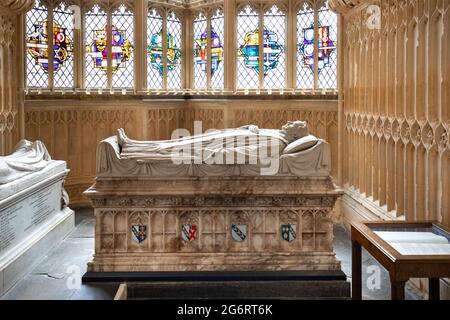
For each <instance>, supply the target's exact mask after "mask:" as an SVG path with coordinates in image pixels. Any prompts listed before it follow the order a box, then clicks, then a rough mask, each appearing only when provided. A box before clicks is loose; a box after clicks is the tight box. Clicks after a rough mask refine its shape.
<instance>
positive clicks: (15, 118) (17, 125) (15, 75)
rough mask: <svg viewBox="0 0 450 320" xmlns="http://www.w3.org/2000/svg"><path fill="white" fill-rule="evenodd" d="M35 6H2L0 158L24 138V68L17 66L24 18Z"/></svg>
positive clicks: (21, 0) (24, 0) (13, 2)
mask: <svg viewBox="0 0 450 320" xmlns="http://www.w3.org/2000/svg"><path fill="white" fill-rule="evenodd" d="M33 5H34V0H2V1H1V2H0V97H1V98H0V155H4V154H7V153H9V152H11V151H12V149H13V147H14V145H15V144H16V143H17V141H18V140H19V139H20V138H22V136H23V134H22V133H23V130H22V129H23V126H24V124H23V114H22V113H23V94H24V93H23V81H22V77H23V76H22V74H21V70H23V68H19V67H18V65H17V63H16V62H17V61H19V60H18V56H19V51H20V50H22V49H23V48H22V46H21V43H22V41H23V40H22V38H19V35H21V34H23V32H21V31H22V28H23V26H22V24H21V23H20V21H23V19H21V16H22V15H23V14H24V13H25V12H26V11H28V10H29V9H31V8H32V7H33ZM20 54H21V52H20Z"/></svg>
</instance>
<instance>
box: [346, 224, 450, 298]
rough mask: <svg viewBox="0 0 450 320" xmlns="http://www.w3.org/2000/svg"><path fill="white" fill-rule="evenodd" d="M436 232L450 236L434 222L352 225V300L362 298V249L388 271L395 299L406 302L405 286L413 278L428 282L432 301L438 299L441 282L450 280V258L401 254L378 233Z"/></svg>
mask: <svg viewBox="0 0 450 320" xmlns="http://www.w3.org/2000/svg"><path fill="white" fill-rule="evenodd" d="M427 228H428V229H431V228H433V230H437V231H438V232H439V233H440V234H441V235H444V236H446V237H450V229H449V228H447V227H444V226H443V225H441V224H439V223H435V222H412V223H411V222H402V221H398V222H397V221H395V222H366V223H354V224H352V226H351V239H352V298H353V300H361V299H362V272H361V269H362V266H361V263H362V262H361V246H362V247H364V248H365V249H366V250H367V251H368V252H369V254H370V255H372V256H373V257H374V258H375V259H376V260H378V262H379V263H380V264H381V265H383V267H384V268H386V270H387V271H388V272H389V276H390V280H391V298H392V300H404V299H405V283H406V281H408V280H409V279H410V278H428V279H429V299H430V300H439V299H440V293H439V279H440V278H447V277H450V255H402V254H400V253H399V252H398V251H396V250H395V249H394V248H393V247H392V246H390V245H389V244H388V243H387V242H386V241H384V240H383V239H382V238H381V237H379V236H378V235H377V234H376V233H375V232H374V230H379V231H382V230H383V231H417V230H419V229H427Z"/></svg>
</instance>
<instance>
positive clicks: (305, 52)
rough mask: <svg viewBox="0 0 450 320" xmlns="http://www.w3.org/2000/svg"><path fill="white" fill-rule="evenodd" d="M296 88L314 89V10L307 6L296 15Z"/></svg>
mask: <svg viewBox="0 0 450 320" xmlns="http://www.w3.org/2000/svg"><path fill="white" fill-rule="evenodd" d="M297 39H298V41H299V42H298V46H297V49H298V50H297V51H298V52H297V55H298V58H297V87H298V88H300V89H313V88H314V10H313V9H312V8H310V7H309V5H308V4H306V3H305V4H304V6H303V8H302V9H301V10H300V11H299V12H298V14H297Z"/></svg>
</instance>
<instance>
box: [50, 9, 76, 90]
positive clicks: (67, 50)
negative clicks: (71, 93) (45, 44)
mask: <svg viewBox="0 0 450 320" xmlns="http://www.w3.org/2000/svg"><path fill="white" fill-rule="evenodd" d="M74 44H75V38H74V25H73V12H72V10H69V8H68V6H67V5H66V4H65V3H64V2H62V3H60V4H59V5H58V6H57V7H55V8H54V9H53V48H54V50H55V54H54V61H53V66H54V67H53V83H54V87H56V88H73V87H74V86H75V85H74V80H75V74H74V59H73V51H74V50H73V49H74Z"/></svg>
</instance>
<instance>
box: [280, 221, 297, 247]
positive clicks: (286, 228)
mask: <svg viewBox="0 0 450 320" xmlns="http://www.w3.org/2000/svg"><path fill="white" fill-rule="evenodd" d="M295 229H297V225H295V224H290V223H289V224H283V225H281V237H282V238H283V240H284V241H288V242H292V241H294V240H295V238H296V237H297V233H296V232H295Z"/></svg>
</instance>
